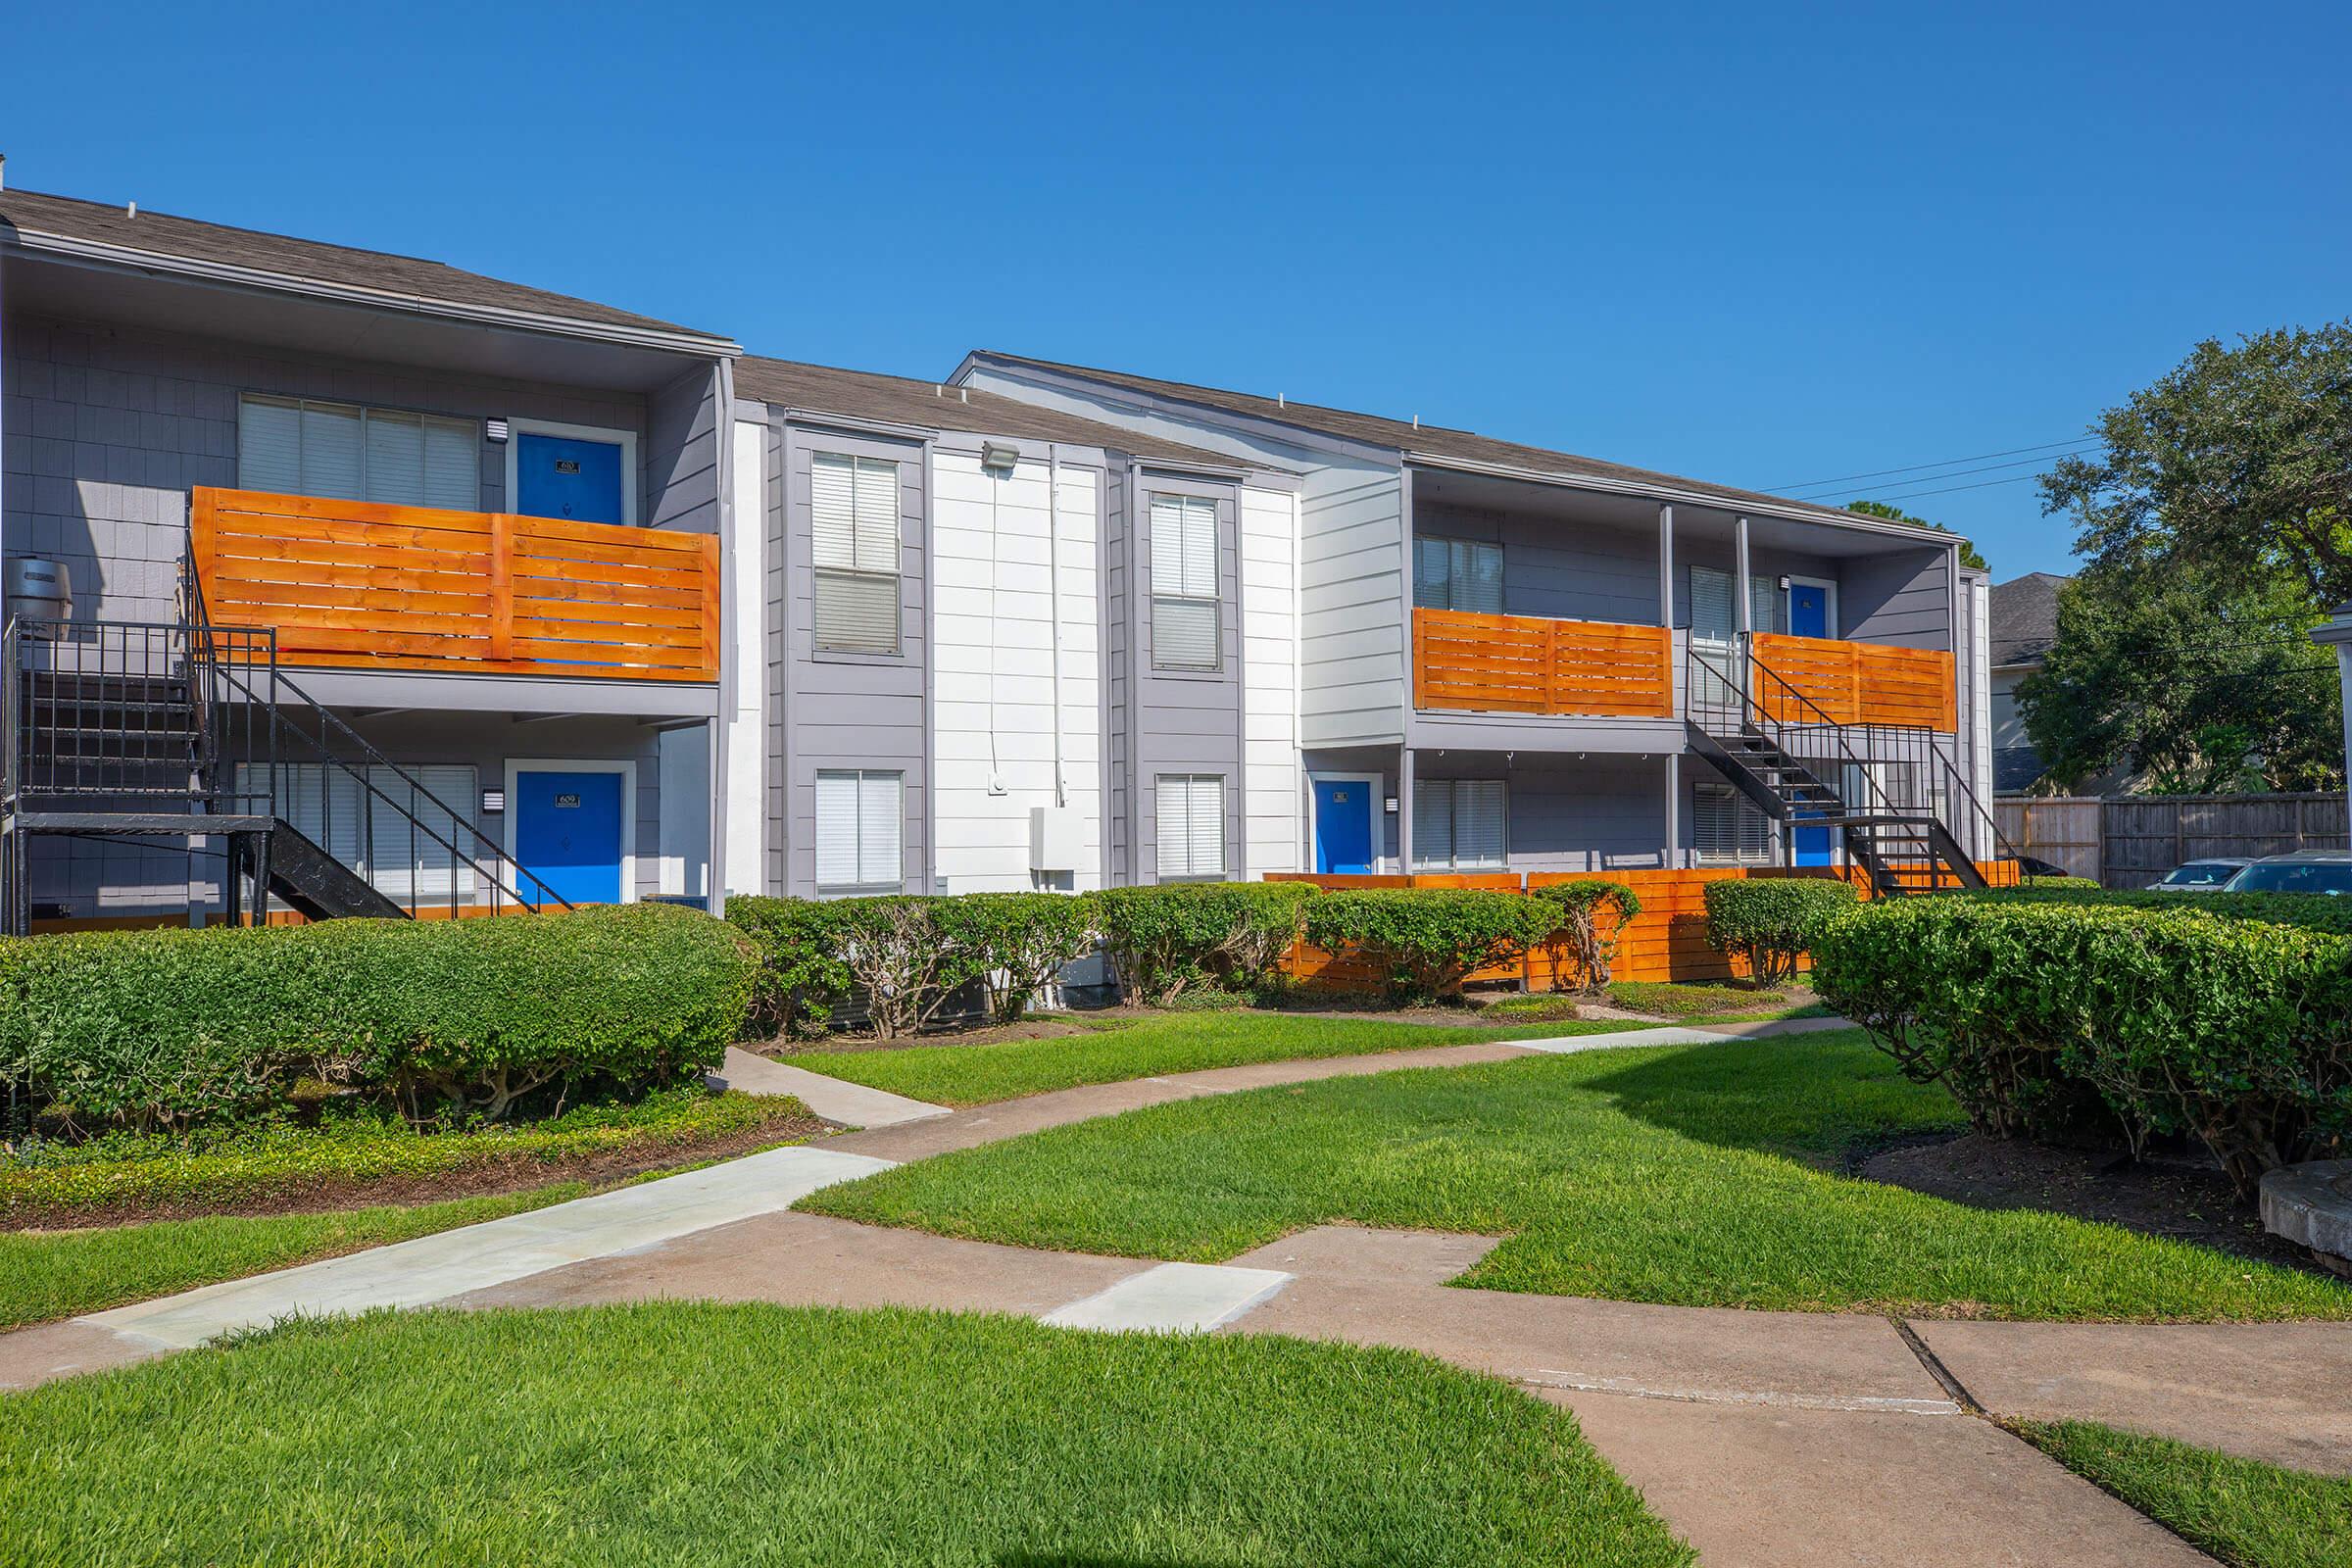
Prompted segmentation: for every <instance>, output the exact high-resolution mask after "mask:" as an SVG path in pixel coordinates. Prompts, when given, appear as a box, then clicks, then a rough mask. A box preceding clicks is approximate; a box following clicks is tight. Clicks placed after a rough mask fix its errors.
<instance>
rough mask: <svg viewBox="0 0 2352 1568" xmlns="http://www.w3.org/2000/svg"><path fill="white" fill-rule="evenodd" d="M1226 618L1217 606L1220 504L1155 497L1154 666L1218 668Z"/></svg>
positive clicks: (1199, 498) (1199, 499) (1198, 498)
mask: <svg viewBox="0 0 2352 1568" xmlns="http://www.w3.org/2000/svg"><path fill="white" fill-rule="evenodd" d="M1222 619H1223V617H1222V615H1221V613H1220V611H1219V607H1218V603H1217V504H1216V503H1215V502H1214V501H1212V500H1209V499H1207V498H1206V497H1203V496H1163V495H1155V496H1153V497H1152V667H1154V668H1156V669H1203V670H1206V669H1215V668H1217V667H1218V665H1219V663H1220V662H1221V661H1220V651H1219V649H1218V646H1217V644H1218V640H1219V635H1220V632H1221V631H1222Z"/></svg>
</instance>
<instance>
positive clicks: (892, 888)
mask: <svg viewBox="0 0 2352 1568" xmlns="http://www.w3.org/2000/svg"><path fill="white" fill-rule="evenodd" d="M828 773H831V774H843V773H846V774H848V775H849V776H850V777H852V778H855V779H856V780H858V783H859V784H860V785H862V784H863V783H864V782H865V780H866V779H867V778H868V777H876V778H895V779H897V780H898V781H899V877H898V880H897V881H895V882H820V881H818V880H817V871H816V863H815V858H816V838H817V832H816V810H817V788H816V785H817V781H818V780H819V779H821V778H823V777H824V776H825V775H826V774H828ZM861 825H862V824H861ZM858 843H859V845H860V847H861V849H862V846H863V844H864V835H863V834H862V833H860V834H859V835H858ZM858 869H859V870H863V869H864V867H863V866H862V865H861V866H859V867H858ZM809 886H810V887H811V888H813V889H814V890H815V891H816V896H817V897H818V898H820V899H862V898H872V897H875V896H876V895H880V894H892V893H904V892H906V891H907V769H906V768H904V767H820V768H817V769H816V770H815V771H814V772H813V773H811V774H810V775H809Z"/></svg>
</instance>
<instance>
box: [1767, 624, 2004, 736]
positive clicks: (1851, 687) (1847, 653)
mask: <svg viewBox="0 0 2352 1568" xmlns="http://www.w3.org/2000/svg"><path fill="white" fill-rule="evenodd" d="M1755 656H1756V662H1758V663H1760V664H1762V665H1763V666H1764V667H1765V668H1766V669H1769V670H1771V671H1772V673H1773V674H1774V675H1778V676H1779V677H1780V678H1781V679H1782V680H1783V681H1786V682H1787V683H1788V684H1789V686H1790V687H1793V688H1795V690H1796V691H1797V692H1799V693H1801V694H1802V695H1803V697H1804V699H1805V701H1806V702H1809V703H1811V704H1812V705H1813V707H1815V708H1817V709H1819V710H1820V711H1822V713H1823V714H1825V715H1827V716H1828V718H1829V719H1830V721H1831V722H1832V723H1837V724H1900V725H1910V726H1915V727H1918V728H1923V729H1938V730H1943V731H1945V732H1947V733H1952V732H1955V731H1956V729H1957V726H1958V723H1959V704H1960V694H1959V688H1958V686H1957V685H1956V684H1955V683H1954V677H1953V665H1952V656H1951V655H1950V654H1945V653H1937V652H1936V651H1934V650H1933V649H1926V648H1889V647H1887V646H1885V645H1883V644H1879V643H1849V642H1841V641H1838V640H1836V639H1831V638H1823V637H1786V636H1782V635H1780V634H1779V633H1777V632H1758V633H1756V635H1755ZM1755 682H1756V693H1755V696H1756V702H1757V704H1758V705H1759V706H1760V707H1762V708H1763V710H1764V711H1766V712H1767V713H1769V714H1771V715H1772V716H1773V717H1774V718H1779V719H1787V720H1791V721H1794V722H1798V723H1801V722H1803V721H1804V720H1806V719H1808V718H1811V717H1812V716H1813V714H1812V713H1810V712H1808V711H1806V710H1805V708H1804V706H1803V704H1800V703H1798V702H1797V701H1796V700H1795V699H1794V698H1792V697H1790V696H1789V693H1788V692H1787V691H1786V690H1784V689H1783V688H1782V687H1780V686H1778V685H1776V684H1775V683H1774V682H1773V681H1772V680H1770V679H1769V678H1767V677H1766V676H1765V675H1764V674H1762V673H1761V672H1759V673H1758V674H1757V675H1756V677H1755Z"/></svg>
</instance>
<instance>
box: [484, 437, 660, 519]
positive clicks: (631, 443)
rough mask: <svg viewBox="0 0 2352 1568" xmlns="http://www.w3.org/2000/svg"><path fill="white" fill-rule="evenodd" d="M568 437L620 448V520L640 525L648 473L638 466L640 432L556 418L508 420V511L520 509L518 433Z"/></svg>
mask: <svg viewBox="0 0 2352 1568" xmlns="http://www.w3.org/2000/svg"><path fill="white" fill-rule="evenodd" d="M525 435H555V436H568V437H570V438H571V439H573V440H576V441H611V442H614V443H617V444H618V445H619V447H620V522H621V526H622V527H624V528H634V527H636V526H637V525H638V524H637V492H638V491H639V490H640V489H642V488H643V487H644V483H645V475H644V474H643V473H642V472H640V471H639V469H638V466H637V432H636V431H634V430H610V429H607V428H605V427H604V426H603V425H597V424H565V423H564V422H562V421H561V420H557V419H523V418H510V419H508V420H507V492H506V501H507V504H506V510H507V511H508V512H519V511H520V510H521V509H520V508H519V506H518V505H517V502H518V501H519V500H520V497H519V495H518V494H517V491H518V488H519V485H520V480H521V475H520V474H519V473H518V472H517V471H516V464H517V463H518V461H519V459H520V454H519V453H518V452H517V451H516V441H515V438H516V437H517V436H525Z"/></svg>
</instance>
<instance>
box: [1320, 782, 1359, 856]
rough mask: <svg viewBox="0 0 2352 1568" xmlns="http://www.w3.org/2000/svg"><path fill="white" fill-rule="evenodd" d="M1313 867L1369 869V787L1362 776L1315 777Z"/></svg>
mask: <svg viewBox="0 0 2352 1568" xmlns="http://www.w3.org/2000/svg"><path fill="white" fill-rule="evenodd" d="M1315 869H1316V870H1317V871H1319V872H1323V873H1327V874H1347V873H1350V872H1363V871H1369V870H1371V869H1372V787H1371V786H1370V785H1369V784H1366V783H1365V782H1364V781H1363V780H1362V779H1360V778H1340V779H1317V780H1315Z"/></svg>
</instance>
